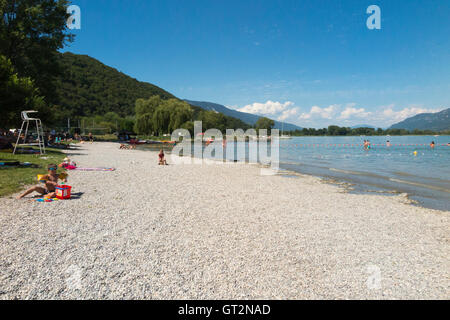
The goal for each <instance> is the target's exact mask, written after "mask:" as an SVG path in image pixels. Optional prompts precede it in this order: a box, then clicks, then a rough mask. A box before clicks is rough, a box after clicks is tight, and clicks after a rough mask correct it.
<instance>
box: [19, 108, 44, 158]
mask: <svg viewBox="0 0 450 320" xmlns="http://www.w3.org/2000/svg"><path fill="white" fill-rule="evenodd" d="M29 113H37V111H34V110H29V111H22V113H21V116H22V126H21V128H20V131H19V135H18V137H17V141H16V145H15V146H14V152H13V153H14V154H16V149H17V147H18V146H39V151H40V153H41V155H42V154H45V142H44V130H43V128H42V122H41V119H39V118H30V116H29V115H28V114H29ZM30 122H34V124H35V125H36V132H37V143H27V136H28V129H29V128H30ZM24 127H25V134H24V138H23V143H20V144H19V141H20V137H21V136H22V132H23V128H24Z"/></svg>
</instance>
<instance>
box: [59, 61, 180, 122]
mask: <svg viewBox="0 0 450 320" xmlns="http://www.w3.org/2000/svg"><path fill="white" fill-rule="evenodd" d="M59 61H60V64H61V67H62V68H63V69H64V73H63V74H62V76H60V77H59V78H58V80H57V90H56V96H57V103H56V104H57V105H58V106H59V107H60V108H61V110H62V111H63V112H64V115H65V117H72V118H74V117H76V116H92V115H97V114H106V113H107V112H115V113H117V114H118V115H119V116H121V117H125V116H130V115H133V114H134V108H135V103H136V100H138V99H141V98H143V99H148V98H150V97H152V96H160V97H161V98H162V99H163V100H167V99H170V98H174V96H173V95H172V94H170V93H168V92H167V91H164V90H163V89H161V88H158V87H157V86H154V85H152V84H150V83H145V82H139V81H137V80H136V79H133V78H131V77H129V76H127V75H125V74H123V73H121V72H119V71H117V70H116V69H114V68H111V67H108V66H106V65H104V64H102V63H101V62H99V61H98V60H95V59H93V58H91V57H89V56H83V55H76V54H73V53H64V54H60V56H59ZM62 120H63V119H61V121H62Z"/></svg>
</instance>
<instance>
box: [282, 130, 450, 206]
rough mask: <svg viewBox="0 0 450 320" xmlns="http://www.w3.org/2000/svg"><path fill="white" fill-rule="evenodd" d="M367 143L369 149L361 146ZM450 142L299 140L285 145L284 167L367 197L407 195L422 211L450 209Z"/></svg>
mask: <svg viewBox="0 0 450 320" xmlns="http://www.w3.org/2000/svg"><path fill="white" fill-rule="evenodd" d="M365 139H369V140H370V142H371V144H372V148H371V149H370V150H364V148H363V147H362V146H360V145H361V144H362V143H363V141H364V140H365ZM387 140H389V141H390V143H391V144H392V146H391V147H387V146H386V141H387ZM431 141H434V142H435V143H436V147H435V148H434V149H432V148H430V146H429V144H430V143H431ZM449 142H450V136H438V137H434V136H392V137H386V136H380V137H295V138H292V139H291V140H281V142H280V163H281V164H280V165H281V167H282V168H285V169H289V170H293V171H297V172H301V173H306V174H313V175H318V176H323V177H331V178H335V179H339V180H344V181H348V182H351V183H355V184H357V186H358V188H357V189H358V190H361V191H365V192H371V191H384V190H386V191H387V190H390V191H396V192H401V193H403V192H406V193H408V195H410V198H412V199H414V200H417V201H419V202H420V203H421V204H422V205H424V206H427V207H432V208H438V209H443V210H450V147H448V146H447V143H449ZM308 145H309V146H308ZM313 145H315V146H313ZM339 145H341V146H339ZM352 145H353V146H352ZM415 151H417V155H414V152H415Z"/></svg>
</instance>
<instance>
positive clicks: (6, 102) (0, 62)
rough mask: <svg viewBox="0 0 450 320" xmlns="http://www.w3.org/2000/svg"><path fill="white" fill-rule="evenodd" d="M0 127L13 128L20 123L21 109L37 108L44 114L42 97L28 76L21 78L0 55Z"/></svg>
mask: <svg viewBox="0 0 450 320" xmlns="http://www.w3.org/2000/svg"><path fill="white" fill-rule="evenodd" d="M0 106H1V116H0V127H2V128H14V127H17V126H19V125H20V122H21V118H20V112H21V111H22V110H32V109H35V110H38V111H41V112H43V113H44V114H45V111H48V110H46V108H45V104H44V101H43V98H42V97H40V96H39V91H38V90H37V89H36V87H35V86H34V83H33V81H32V80H31V79H30V78H21V77H19V76H18V75H17V74H16V73H15V72H14V68H13V66H12V64H11V61H10V60H9V59H7V58H6V57H5V56H3V55H0Z"/></svg>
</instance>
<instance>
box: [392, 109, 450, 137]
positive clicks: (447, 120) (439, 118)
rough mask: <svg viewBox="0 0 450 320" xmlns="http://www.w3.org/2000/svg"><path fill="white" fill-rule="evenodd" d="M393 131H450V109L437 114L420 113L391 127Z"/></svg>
mask: <svg viewBox="0 0 450 320" xmlns="http://www.w3.org/2000/svg"><path fill="white" fill-rule="evenodd" d="M391 129H406V130H409V131H413V130H415V129H418V130H431V131H435V132H439V131H445V130H450V108H448V109H445V110H442V111H440V112H436V113H420V114H417V115H415V116H413V117H411V118H408V119H405V120H403V121H401V122H399V123H396V124H394V125H392V126H391Z"/></svg>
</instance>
